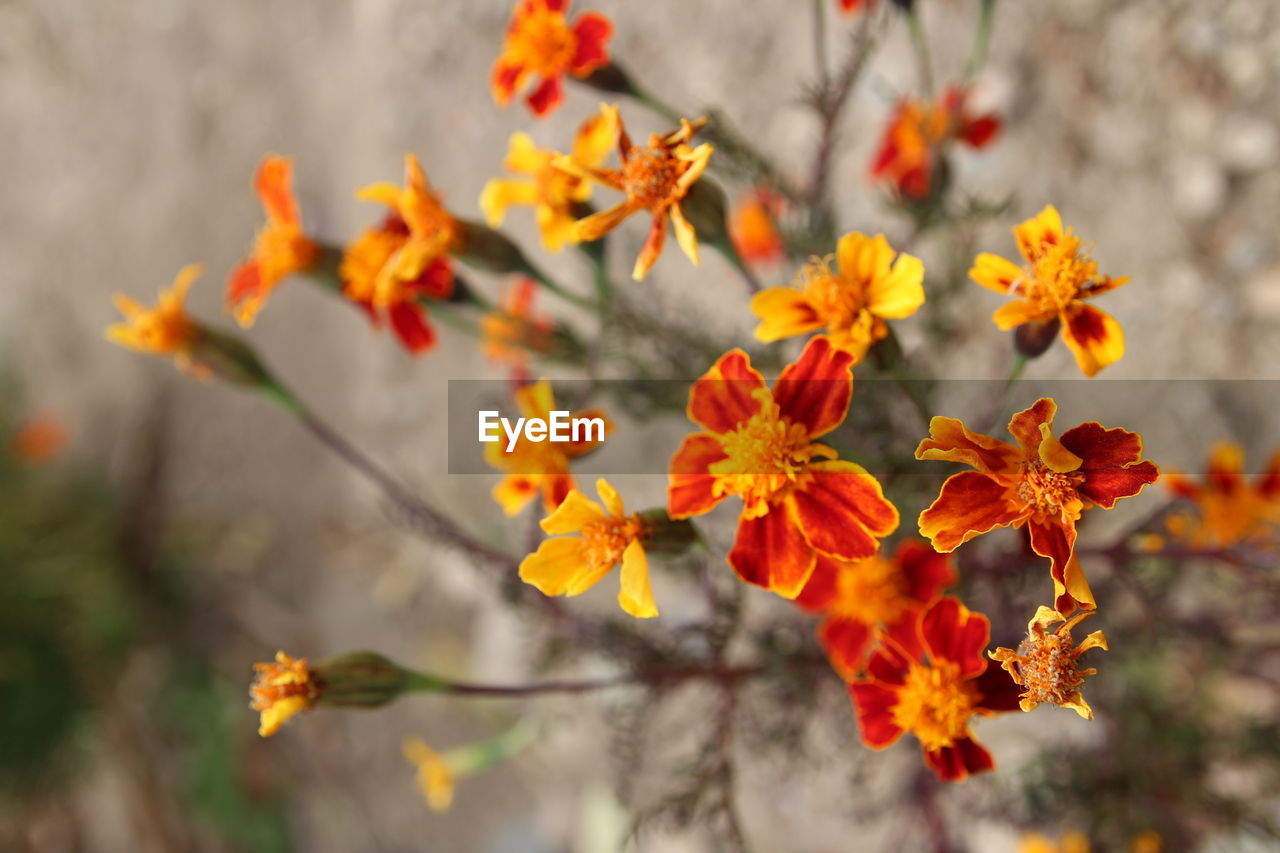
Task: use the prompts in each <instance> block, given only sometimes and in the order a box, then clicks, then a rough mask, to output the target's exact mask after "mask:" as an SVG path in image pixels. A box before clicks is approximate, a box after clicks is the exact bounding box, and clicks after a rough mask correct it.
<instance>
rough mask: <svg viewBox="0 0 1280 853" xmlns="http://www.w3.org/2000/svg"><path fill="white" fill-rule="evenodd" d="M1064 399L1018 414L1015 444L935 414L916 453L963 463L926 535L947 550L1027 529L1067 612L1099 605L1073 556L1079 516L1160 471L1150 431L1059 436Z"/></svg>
mask: <svg viewBox="0 0 1280 853" xmlns="http://www.w3.org/2000/svg"><path fill="white" fill-rule="evenodd" d="M1057 411H1058V406H1057V404H1056V403H1055V402H1054V401H1053V400H1051V399H1049V398H1047V397H1043V398H1041V399H1039V400H1037V401H1036V402H1035V403H1034V404H1033V405H1032V406H1031V407H1030V408H1028V409H1026V410H1025V411H1022V412H1019V413H1018V414H1016V415H1014V416H1013V419H1012V420H1011V421H1010V422H1009V432H1010V433H1012V434H1013V436H1014V438H1016V439H1017V441H1018V443H1017V445H1012V444H1008V443H1006V442H1003V441H999V440H998V439H994V438H991V437H990V436H987V435H982V434H980V433H974V432H970V431H969V430H968V429H967V428H966V427H965V425H964V424H963V423H962V422H961V421H959V420H956V419H955V418H944V417H935V418H934V419H933V420H932V421H931V422H930V424H929V437H928V438H926V439H925V440H924V441H922V442H920V446H919V447H918V448H916V458H917V459H939V460H945V461H949V462H963V463H964V464H966V465H971V466H972V467H974V468H976V469H977V470H976V471H964V472H962V473H959V474H954V475H952V476H951V477H950V478H949V479H948V480H947V481H946V482H945V483H944V484H943V486H942V491H941V493H940V494H939V495H938V498H937V500H935V501H934V502H933V504H932V505H931V506H930V507H929V508H928V509H926V510H925V511H924V512H922V513H920V533H921V534H922V535H924V536H925V537H927V538H928V539H929V540H931V541H932V542H933V547H934V548H936V549H937V550H939V551H941V552H943V553H949V552H951V551H954V550H955V549H956V548H957V547H959V546H960V545H962V544H964V543H965V542H968V541H969V540H970V539H972V538H973V537H975V536H978V535H979V534H982V533H986V532H988V531H991V530H994V529H996V528H997V527H1015V528H1021V527H1023V526H1025V527H1026V528H1027V531H1028V533H1029V534H1030V536H1031V548H1032V550H1034V551H1035V552H1036V553H1037V554H1039V555H1040V556H1042V557H1048V558H1049V559H1050V560H1051V561H1052V565H1051V568H1050V573H1051V575H1052V576H1053V583H1054V592H1055V595H1056V599H1055V602H1054V607H1055V608H1056V609H1057V610H1058V611H1059V612H1060V613H1064V614H1069V613H1071V612H1072V611H1073V610H1075V609H1076V607H1078V606H1082V607H1093V606H1094V601H1093V593H1092V592H1090V590H1089V582H1088V581H1087V580H1086V579H1085V577H1084V573H1083V572H1082V571H1081V570H1080V564H1079V561H1078V560H1076V559H1075V553H1074V552H1075V542H1076V522H1077V521H1078V520H1079V519H1080V515H1081V513H1083V512H1084V510H1085V509H1087V508H1088V507H1090V506H1099V507H1102V508H1103V509H1111V508H1112V507H1114V506H1115V504H1116V501H1117V500H1119V499H1120V498H1127V497H1132V496H1133V495H1136V494H1138V492H1140V491H1142V489H1143V487H1144V486H1147V485H1149V484H1150V483H1154V482H1155V481H1156V478H1157V477H1158V476H1159V472H1158V470H1157V469H1156V466H1155V465H1154V464H1153V463H1151V462H1144V461H1142V436H1140V435H1138V434H1137V433H1132V432H1128V431H1127V430H1123V429H1105V428H1103V427H1102V426H1101V425H1100V424H1098V423H1097V422H1096V421H1091V422H1089V423H1084V424H1081V425H1080V426H1078V427H1075V428H1074V429H1070V430H1067V431H1066V432H1065V433H1063V434H1062V438H1061V439H1058V438H1055V437H1054V435H1053V418H1054V415H1055V414H1056V413H1057Z"/></svg>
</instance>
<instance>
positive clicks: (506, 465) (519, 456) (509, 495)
mask: <svg viewBox="0 0 1280 853" xmlns="http://www.w3.org/2000/svg"><path fill="white" fill-rule="evenodd" d="M515 399H516V407H517V408H518V409H519V410H520V416H521V417H524V418H539V419H541V420H544V421H550V418H551V412H552V410H554V409H555V408H556V401H555V395H554V394H553V392H552V390H551V383H550V382H548V381H547V380H545V379H542V380H540V381H538V382H534V383H532V384H530V385H525V386H523V387H521V388H518V389H516V393H515ZM571 417H572V418H600V419H602V420H603V421H604V424H605V433H606V435H607V434H608V433H609V432H611V431H612V430H613V424H612V423H611V422H610V421H609V419H608V418H607V417H605V415H604V412H603V411H600V410H599V409H584V410H583V411H580V412H574V413H573V414H572V415H571ZM600 443H601V442H599V441H596V440H595V439H594V438H584V439H583V440H581V441H530V440H529V439H528V438H526V437H525V436H524V435H523V434H522V435H521V436H520V438H519V439H518V440H517V441H516V445H515V448H514V449H513V450H511V452H509V453H508V452H507V449H506V444H505V442H501V441H499V442H494V443H492V444H486V445H485V461H487V462H488V463H489V464H490V465H492V466H493V467H495V468H498V469H500V470H503V471H507V472H509V473H508V474H507V476H506V477H504V478H503V479H502V482H501V483H499V484H498V485H497V486H496V487H495V488H494V490H493V499H494V500H495V501H497V502H498V505H499V506H501V507H502V510H503V512H505V513H506V514H507V515H519V514H520V511H521V510H523V509H524V508H525V507H526V506H527V505H528V504H529V501H531V500H533V498H534V496H535V495H537V494H538V493H539V492H541V493H542V506H543V508H544V509H545V510H546V511H547V512H551V511H552V510H554V509H555V508H556V507H558V506H560V504H561V503H562V502H563V501H564V499H565V498H566V497H567V496H568V494H569V492H570V491H572V490H573V488H574V487H575V485H576V484H575V481H574V479H573V475H572V474H570V473H569V462H570V461H571V460H573V459H576V458H577V457H579V456H582V455H584V454H587V453H590V452H591V451H593V450H595V449H596V448H597V447H599V446H600Z"/></svg>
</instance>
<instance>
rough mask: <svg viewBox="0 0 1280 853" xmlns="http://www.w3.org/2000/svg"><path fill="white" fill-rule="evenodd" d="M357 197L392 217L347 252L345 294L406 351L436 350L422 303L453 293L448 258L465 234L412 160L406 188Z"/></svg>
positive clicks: (370, 189) (378, 188)
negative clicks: (385, 322) (386, 325)
mask: <svg viewBox="0 0 1280 853" xmlns="http://www.w3.org/2000/svg"><path fill="white" fill-rule="evenodd" d="M356 197H357V198H360V199H363V200H365V201H374V202H378V203H380V204H385V205H387V206H388V207H389V208H391V213H390V214H389V215H388V216H387V218H386V220H385V221H384V222H383V223H382V224H381V225H379V226H378V227H377V228H369V229H366V230H365V232H364V233H363V234H361V235H360V236H359V237H358V238H356V241H355V242H354V243H352V244H351V245H350V246H349V247H348V248H347V251H346V254H345V255H344V256H343V258H342V265H341V267H340V268H339V274H340V275H341V277H342V282H343V294H344V295H345V296H346V297H347V298H348V299H350V300H351V301H352V302H355V303H357V304H358V305H360V306H361V307H363V308H364V309H365V310H366V311H367V312H368V313H369V316H370V318H371V319H372V320H373V322H374V324H375V325H376V324H377V323H378V322H379V321H380V319H381V318H382V317H383V316H385V317H386V319H388V320H389V321H390V323H391V328H392V329H393V330H394V331H395V333H396V336H397V337H398V338H399V339H400V342H401V343H402V344H403V345H404V347H405V348H406V349H407V350H409V351H410V352H412V353H415V354H417V353H420V352H424V351H425V350H427V349H430V348H431V347H432V346H433V345H434V344H435V332H434V330H433V329H432V328H431V326H430V325H429V324H428V323H427V313H426V310H425V309H424V308H423V307H422V304H421V301H420V300H422V299H424V298H429V299H446V298H448V297H449V295H450V294H452V293H453V267H452V265H451V264H450V263H449V259H448V257H446V255H447V253H448V252H450V251H451V250H454V249H456V248H458V247H459V246H460V245H461V244H462V240H463V236H462V229H461V227H460V226H459V225H458V222H457V221H456V220H455V219H454V218H453V216H452V215H451V214H450V213H449V212H448V211H447V210H445V208H444V206H443V205H442V204H441V203H440V200H439V198H438V197H437V196H436V194H435V192H433V191H432V189H431V186H430V185H429V184H428V183H427V177H426V175H425V174H424V173H423V171H422V166H421V165H420V164H419V163H418V158H417V157H415V156H413V155H412V154H409V155H407V156H406V157H405V186H404V187H403V188H401V187H398V186H396V185H394V184H386V183H380V184H373V185H371V186H367V187H365V188H364V189H362V190H360V191H359V192H358V193H357V194H356Z"/></svg>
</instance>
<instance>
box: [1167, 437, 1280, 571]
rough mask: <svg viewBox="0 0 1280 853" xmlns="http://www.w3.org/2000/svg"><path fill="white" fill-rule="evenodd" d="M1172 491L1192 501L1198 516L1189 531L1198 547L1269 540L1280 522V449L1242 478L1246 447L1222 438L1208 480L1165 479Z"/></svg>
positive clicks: (1174, 476) (1211, 460)
mask: <svg viewBox="0 0 1280 853" xmlns="http://www.w3.org/2000/svg"><path fill="white" fill-rule="evenodd" d="M1165 481H1166V484H1167V485H1168V487H1169V490H1170V491H1172V492H1173V493H1174V494H1175V495H1177V496H1179V497H1183V498H1187V499H1188V500H1190V501H1192V502H1193V503H1194V504H1195V505H1196V508H1197V509H1198V510H1199V514H1200V517H1199V519H1198V521H1197V522H1196V523H1194V524H1193V526H1192V527H1191V528H1190V530H1189V531H1188V534H1187V538H1189V539H1190V540H1191V542H1192V544H1194V545H1196V546H1197V547H1204V546H1209V547H1215V548H1230V547H1232V546H1233V545H1239V544H1241V543H1247V542H1254V541H1265V540H1266V538H1267V534H1269V533H1271V534H1274V533H1275V532H1276V525H1278V524H1280V452H1277V453H1275V454H1274V455H1273V456H1272V457H1271V461H1270V462H1269V463H1268V465H1267V467H1266V469H1265V470H1264V471H1263V472H1262V473H1261V474H1259V475H1258V477H1257V478H1256V480H1255V481H1254V482H1252V483H1250V482H1249V481H1248V480H1246V479H1245V476H1244V449H1243V448H1242V447H1240V446H1239V445H1236V444H1230V443H1227V442H1221V443H1219V444H1217V445H1215V446H1214V448H1213V451H1212V452H1211V454H1210V457H1209V469H1208V471H1207V472H1206V473H1205V476H1204V480H1203V481H1202V482H1200V483H1196V482H1195V481H1194V480H1192V479H1191V478H1190V477H1187V476H1186V475H1184V474H1168V475H1166V477H1165Z"/></svg>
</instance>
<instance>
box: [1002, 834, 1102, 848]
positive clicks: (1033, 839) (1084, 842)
mask: <svg viewBox="0 0 1280 853" xmlns="http://www.w3.org/2000/svg"><path fill="white" fill-rule="evenodd" d="M1089 850H1090V847H1089V839H1088V838H1086V837H1085V836H1084V835H1082V834H1080V833H1079V832H1068V833H1067V834H1066V835H1064V836H1062V840H1061V841H1059V842H1058V843H1056V844H1055V843H1054V842H1053V840H1052V839H1050V838H1047V837H1046V836H1043V835H1040V834H1039V833H1030V834H1028V835H1024V836H1022V839H1021V840H1020V841H1019V842H1018V853H1089Z"/></svg>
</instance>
